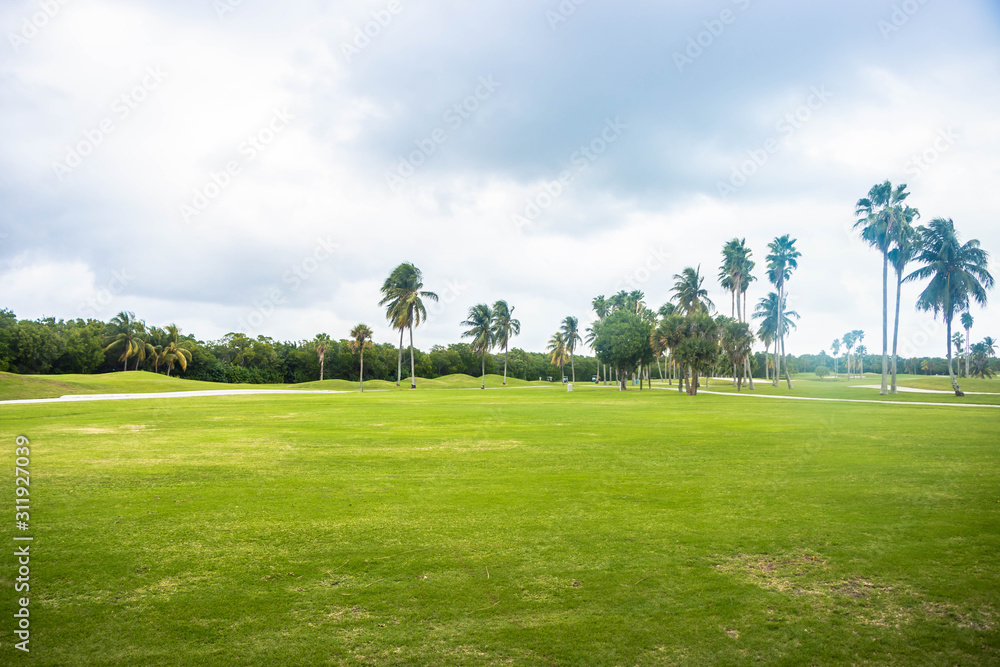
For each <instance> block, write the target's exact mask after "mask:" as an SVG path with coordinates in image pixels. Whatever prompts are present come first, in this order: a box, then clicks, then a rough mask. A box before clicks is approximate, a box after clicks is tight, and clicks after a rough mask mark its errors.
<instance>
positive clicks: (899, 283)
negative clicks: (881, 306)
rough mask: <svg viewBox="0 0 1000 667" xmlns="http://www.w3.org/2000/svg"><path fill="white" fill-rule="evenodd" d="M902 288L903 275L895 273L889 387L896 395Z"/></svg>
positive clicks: (891, 392)
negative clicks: (894, 315) (894, 307)
mask: <svg viewBox="0 0 1000 667" xmlns="http://www.w3.org/2000/svg"><path fill="white" fill-rule="evenodd" d="M902 287H903V273H902V271H896V318H895V321H894V322H893V325H892V383H891V385H890V387H889V393H890V394H896V393H898V392H897V390H896V360H897V358H898V357H897V352H896V350H897V346H898V344H899V296H900V292H901V290H902Z"/></svg>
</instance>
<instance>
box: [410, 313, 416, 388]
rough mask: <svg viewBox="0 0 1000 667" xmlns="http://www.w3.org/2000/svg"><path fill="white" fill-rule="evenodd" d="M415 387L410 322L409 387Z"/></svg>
mask: <svg viewBox="0 0 1000 667" xmlns="http://www.w3.org/2000/svg"><path fill="white" fill-rule="evenodd" d="M416 388H417V375H416V373H414V370H413V324H412V323H411V324H410V389H416Z"/></svg>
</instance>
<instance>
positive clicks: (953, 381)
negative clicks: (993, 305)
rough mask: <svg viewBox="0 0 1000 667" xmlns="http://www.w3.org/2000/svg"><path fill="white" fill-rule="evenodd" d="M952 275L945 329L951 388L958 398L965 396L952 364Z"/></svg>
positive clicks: (946, 294) (947, 288)
mask: <svg viewBox="0 0 1000 667" xmlns="http://www.w3.org/2000/svg"><path fill="white" fill-rule="evenodd" d="M951 308H952V305H951V275H950V274H949V275H948V280H947V281H945V291H944V317H945V319H946V320H947V322H948V326H947V327H945V330H946V333H947V334H948V338H947V341H948V342H947V345H948V377H950V378H951V388H952V389H954V390H955V395H956V396H965V394H964V393H962V390H961V389H959V387H958V380H956V379H955V367H954V366H953V365H952V363H951V318H952V315H953V313H952V312H951Z"/></svg>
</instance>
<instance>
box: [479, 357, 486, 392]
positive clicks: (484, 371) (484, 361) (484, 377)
mask: <svg viewBox="0 0 1000 667" xmlns="http://www.w3.org/2000/svg"><path fill="white" fill-rule="evenodd" d="M480 389H486V352H485V351H484V352H483V386H481V387H480Z"/></svg>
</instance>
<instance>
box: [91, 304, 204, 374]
mask: <svg viewBox="0 0 1000 667" xmlns="http://www.w3.org/2000/svg"><path fill="white" fill-rule="evenodd" d="M108 326H109V327H110V334H109V336H108V338H107V340H106V341H105V347H104V351H105V352H113V353H114V354H118V355H119V356H118V361H120V362H121V363H122V370H123V371H127V370H128V361H129V359H133V358H134V359H135V366H134V369H135V370H138V369H139V362H141V361H145V360H147V359H148V360H149V361H150V362H152V364H153V370H154V372H156V373H159V372H160V366H161V365H163V366H165V367H166V369H167V375H170V373H171V372H172V371H173V370H174V366H175V365H177V366H180V367H181V369H182V370H187V365H188V362H189V361H191V350H189V349H188V348H187V347H185V344H184V341H182V340H181V339H180V333H181V332H180V329H178V328H177V325H176V324H168V325H167V326H166V327H164V328H162V329H161V328H160V327H147V326H146V323H145V322H143V321H142V320H140V319H136V316H135V313H133V312H131V311H124V310H123V311H121V312H120V313H118V314H117V315H115V316H114V317H112V318H111V320H110V321H109V322H108Z"/></svg>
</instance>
